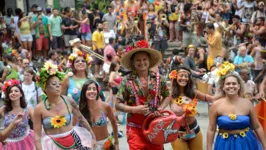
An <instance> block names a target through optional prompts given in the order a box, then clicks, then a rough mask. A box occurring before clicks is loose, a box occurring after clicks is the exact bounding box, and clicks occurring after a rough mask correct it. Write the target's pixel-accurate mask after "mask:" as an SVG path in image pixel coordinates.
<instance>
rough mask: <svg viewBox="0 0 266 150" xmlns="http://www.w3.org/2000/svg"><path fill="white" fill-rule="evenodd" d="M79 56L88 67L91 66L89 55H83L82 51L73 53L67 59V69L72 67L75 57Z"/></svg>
mask: <svg viewBox="0 0 266 150" xmlns="http://www.w3.org/2000/svg"><path fill="white" fill-rule="evenodd" d="M79 56H81V57H83V58H84V59H85V60H86V61H87V63H88V65H90V64H91V62H92V59H91V57H90V55H89V54H88V53H85V52H82V51H76V52H73V53H72V54H71V55H70V56H69V57H68V67H70V68H71V67H72V65H73V62H74V60H75V59H76V58H77V57H79Z"/></svg>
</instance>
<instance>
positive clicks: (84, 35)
mask: <svg viewBox="0 0 266 150" xmlns="http://www.w3.org/2000/svg"><path fill="white" fill-rule="evenodd" d="M81 39H82V40H86V41H91V40H92V36H91V32H87V33H82V34H81Z"/></svg>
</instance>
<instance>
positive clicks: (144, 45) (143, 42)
mask: <svg viewBox="0 0 266 150" xmlns="http://www.w3.org/2000/svg"><path fill="white" fill-rule="evenodd" d="M150 46H151V43H150V42H148V41H146V40H140V41H137V42H136V41H135V40H133V46H127V47H126V53H127V52H130V51H131V50H134V49H137V48H149V47H150Z"/></svg>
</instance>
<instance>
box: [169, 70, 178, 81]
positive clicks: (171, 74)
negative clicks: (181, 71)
mask: <svg viewBox="0 0 266 150" xmlns="http://www.w3.org/2000/svg"><path fill="white" fill-rule="evenodd" d="M176 77H177V71H176V70H172V71H171V73H170V74H169V78H170V79H176Z"/></svg>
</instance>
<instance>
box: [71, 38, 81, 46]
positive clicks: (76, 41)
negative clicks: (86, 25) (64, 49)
mask: <svg viewBox="0 0 266 150" xmlns="http://www.w3.org/2000/svg"><path fill="white" fill-rule="evenodd" d="M78 42H81V41H80V39H79V38H75V39H74V40H70V41H69V43H70V45H71V46H73V45H74V44H76V43H78Z"/></svg>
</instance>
